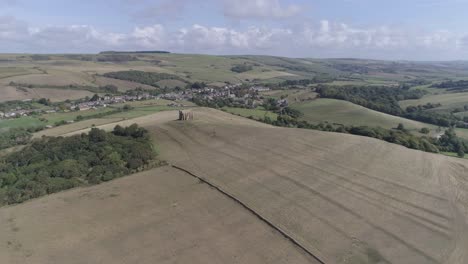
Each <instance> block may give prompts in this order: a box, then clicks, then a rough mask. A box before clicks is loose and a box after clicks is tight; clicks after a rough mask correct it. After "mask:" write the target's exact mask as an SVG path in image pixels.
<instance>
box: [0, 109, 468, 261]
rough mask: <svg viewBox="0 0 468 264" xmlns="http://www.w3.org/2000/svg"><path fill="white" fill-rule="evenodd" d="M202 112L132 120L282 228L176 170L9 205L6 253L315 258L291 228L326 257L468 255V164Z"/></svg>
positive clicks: (51, 257)
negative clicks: (188, 116)
mask: <svg viewBox="0 0 468 264" xmlns="http://www.w3.org/2000/svg"><path fill="white" fill-rule="evenodd" d="M194 113H195V120H194V121H189V122H179V121H175V119H176V116H177V112H176V111H166V112H161V113H157V114H154V115H149V116H145V117H140V118H136V119H134V120H125V121H123V123H122V124H123V125H126V124H130V123H131V122H137V123H139V124H140V125H142V126H144V127H146V128H147V129H149V130H150V131H151V133H152V136H153V137H154V141H155V143H156V144H157V148H158V150H159V152H160V153H161V157H162V158H164V159H165V160H167V161H168V162H169V163H170V164H173V165H177V166H179V167H182V168H184V169H186V170H187V171H189V172H190V173H192V174H194V175H197V176H199V177H202V178H203V179H205V180H206V181H208V182H210V183H211V184H213V185H214V186H217V187H218V188H219V189H220V190H222V191H224V192H225V193H226V194H229V195H231V196H232V197H234V198H235V199H237V200H238V201H240V202H242V203H243V204H245V205H246V206H247V207H249V208H250V209H251V210H253V211H254V212H255V213H257V214H258V215H261V216H262V217H263V218H264V219H266V220H267V221H268V222H270V223H271V224H273V225H274V227H275V228H272V227H269V226H267V225H266V224H265V223H264V222H263V221H261V220H260V219H259V218H257V217H254V216H253V214H251V213H250V212H249V211H248V210H246V209H245V208H242V207H240V205H239V204H238V203H235V202H234V201H233V199H231V198H229V197H228V196H226V195H223V194H221V193H220V192H219V191H217V190H216V189H213V188H209V187H208V186H207V185H206V184H202V183H200V182H198V181H197V180H195V179H194V178H193V177H191V176H190V175H189V174H187V173H184V172H182V171H178V170H175V169H172V168H170V167H164V168H160V169H156V170H153V171H150V172H145V173H141V174H138V175H133V176H128V177H126V178H124V179H120V180H116V181H113V182H111V183H107V184H102V185H99V186H95V187H91V188H84V189H77V190H72V191H68V192H63V193H59V194H56V195H52V196H49V197H45V198H41V199H37V200H33V201H30V202H28V203H25V204H22V205H17V206H12V207H6V208H2V209H0V236H1V237H2V238H5V239H2V240H4V241H5V242H4V244H3V245H0V262H1V263H3V262H4V261H6V262H5V263H15V261H16V263H83V262H86V263H95V262H100V263H109V262H117V263H136V262H138V263H155V261H156V262H157V263H188V262H190V263H303V262H308V263H314V262H313V261H314V260H313V259H311V258H309V259H307V258H306V257H307V254H305V251H303V250H301V249H300V248H299V247H297V246H294V245H293V243H291V242H290V241H289V240H286V239H285V238H284V237H283V236H281V235H280V234H279V233H278V232H277V231H275V230H277V229H279V230H282V231H283V232H284V233H285V234H287V236H289V237H290V238H292V239H293V240H295V241H297V242H298V243H299V244H300V245H301V246H302V247H304V248H305V249H306V250H307V251H309V252H312V253H313V254H314V255H315V256H316V257H318V258H320V259H322V260H323V261H324V262H325V263H453V264H455V263H467V262H468V252H467V251H466V248H468V163H467V162H466V161H463V160H459V159H454V158H449V157H445V156H441V155H435V154H429V153H424V152H420V151H414V150H409V149H406V148H404V147H401V146H398V145H393V144H389V143H385V142H382V141H378V140H375V139H371V138H365V137H357V136H352V135H344V134H336V133H327V132H320V131H313V130H302V129H288V128H277V127H271V126H268V125H265V124H262V123H257V122H254V121H251V120H248V119H244V118H240V117H237V116H232V115H229V114H227V113H223V112H220V111H216V110H212V109H203V108H200V109H196V110H194ZM115 124H116V123H114V124H106V125H103V126H102V128H105V129H108V130H109V129H112V128H113V126H114V125H115ZM84 131H86V130H80V131H75V132H70V131H66V130H64V132H66V133H69V134H73V133H80V132H84ZM192 192H196V194H193V193H192ZM201 197H203V199H202V198H201ZM205 198H206V200H204V199H205ZM208 208H210V209H209V210H208ZM179 209H180V211H177V210H179ZM210 212H211V213H210ZM234 219H236V220H235V221H234ZM230 221H234V222H235V223H236V224H232V222H230ZM211 232H214V233H211ZM246 241H250V242H246ZM167 252H170V253H167ZM215 252H216V253H215ZM2 257H3V259H2ZM241 257H243V258H244V259H240V258H241ZM150 260H151V261H152V262H151V261H150Z"/></svg>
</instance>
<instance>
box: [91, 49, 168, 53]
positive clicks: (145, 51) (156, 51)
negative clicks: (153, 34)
mask: <svg viewBox="0 0 468 264" xmlns="http://www.w3.org/2000/svg"><path fill="white" fill-rule="evenodd" d="M123 53H170V52H169V51H164V50H143V51H113V50H110V51H101V52H99V54H123Z"/></svg>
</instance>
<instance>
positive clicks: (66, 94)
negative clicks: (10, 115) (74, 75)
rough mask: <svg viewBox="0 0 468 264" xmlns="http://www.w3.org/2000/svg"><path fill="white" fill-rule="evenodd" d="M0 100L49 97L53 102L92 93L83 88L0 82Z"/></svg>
mask: <svg viewBox="0 0 468 264" xmlns="http://www.w3.org/2000/svg"><path fill="white" fill-rule="evenodd" d="M0 92H1V93H2V95H1V96H0V102H5V101H11V100H25V99H38V98H49V99H50V100H51V101H53V102H60V101H65V100H67V99H70V100H76V99H80V98H84V97H86V96H93V93H91V92H89V91H85V90H72V89H55V88H33V89H30V88H20V89H18V88H16V87H12V86H3V87H2V85H1V84H0Z"/></svg>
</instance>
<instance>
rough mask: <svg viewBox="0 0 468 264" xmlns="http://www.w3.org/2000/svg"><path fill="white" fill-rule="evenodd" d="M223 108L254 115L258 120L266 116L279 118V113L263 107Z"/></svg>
mask: <svg viewBox="0 0 468 264" xmlns="http://www.w3.org/2000/svg"><path fill="white" fill-rule="evenodd" d="M222 109H223V110H224V111H226V112H228V113H231V114H234V115H240V116H243V117H253V118H254V119H257V120H263V119H264V118H265V117H269V118H270V119H271V120H276V119H277V118H278V115H277V114H275V113H272V112H270V111H266V110H264V109H261V108H257V109H247V108H236V107H223V108H222Z"/></svg>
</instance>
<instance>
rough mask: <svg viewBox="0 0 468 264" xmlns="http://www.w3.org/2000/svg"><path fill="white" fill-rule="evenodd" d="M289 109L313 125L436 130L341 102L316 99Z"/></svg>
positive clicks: (422, 124) (429, 126) (415, 122)
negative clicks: (300, 113) (327, 123)
mask: <svg viewBox="0 0 468 264" xmlns="http://www.w3.org/2000/svg"><path fill="white" fill-rule="evenodd" d="M291 107H292V108H294V109H297V110H299V111H301V112H302V113H304V116H303V117H301V119H302V120H304V121H308V122H311V123H315V124H317V123H320V122H324V121H327V122H330V123H337V124H343V125H348V126H350V125H354V126H371V127H377V126H380V127H383V128H388V129H391V128H396V127H397V126H398V124H399V123H402V124H403V125H404V126H405V127H406V128H407V129H410V130H419V129H421V128H423V127H427V128H429V129H431V130H435V129H436V127H435V126H432V125H429V124H424V123H421V122H417V121H413V120H408V119H404V118H401V117H396V116H392V115H388V114H384V113H381V112H377V111H374V110H370V109H368V108H365V107H362V106H359V105H356V104H353V103H350V102H347V101H342V100H335V99H317V100H313V101H309V102H305V103H297V104H293V105H292V106H291Z"/></svg>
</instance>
